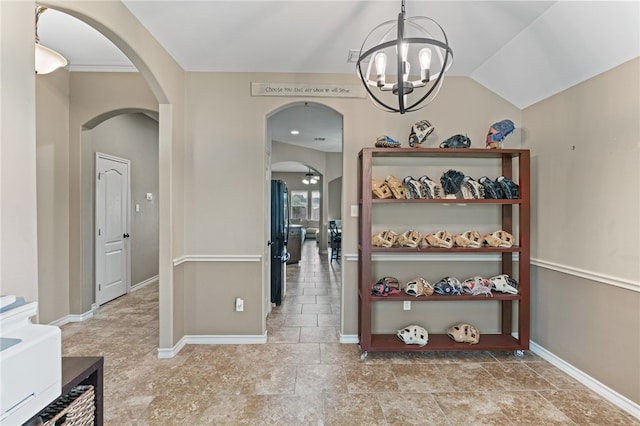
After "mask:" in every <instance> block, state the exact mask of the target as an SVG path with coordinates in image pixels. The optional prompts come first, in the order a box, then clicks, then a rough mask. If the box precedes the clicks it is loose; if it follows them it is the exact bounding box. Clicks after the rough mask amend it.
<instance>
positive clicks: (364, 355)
mask: <svg viewBox="0 0 640 426" xmlns="http://www.w3.org/2000/svg"><path fill="white" fill-rule="evenodd" d="M367 355H368V353H367V351H364V352H362V353H361V354H360V361H362V362H365V361H366V360H367Z"/></svg>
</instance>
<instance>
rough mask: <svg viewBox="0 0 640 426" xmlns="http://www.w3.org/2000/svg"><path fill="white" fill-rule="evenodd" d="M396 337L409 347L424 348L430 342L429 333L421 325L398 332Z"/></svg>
mask: <svg viewBox="0 0 640 426" xmlns="http://www.w3.org/2000/svg"><path fill="white" fill-rule="evenodd" d="M396 336H398V338H399V339H400V340H402V341H403V342H404V343H406V344H407V345H418V346H424V345H426V344H427V342H428V341H429V333H427V330H425V329H424V328H422V327H420V326H419V325H408V326H406V327H405V328H402V329H400V330H398V331H397V333H396Z"/></svg>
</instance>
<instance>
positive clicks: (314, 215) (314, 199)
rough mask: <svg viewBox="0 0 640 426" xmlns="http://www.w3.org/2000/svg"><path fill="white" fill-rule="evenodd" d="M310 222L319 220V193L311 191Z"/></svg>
mask: <svg viewBox="0 0 640 426" xmlns="http://www.w3.org/2000/svg"><path fill="white" fill-rule="evenodd" d="M309 219H311V220H320V191H311V217H310V218H309Z"/></svg>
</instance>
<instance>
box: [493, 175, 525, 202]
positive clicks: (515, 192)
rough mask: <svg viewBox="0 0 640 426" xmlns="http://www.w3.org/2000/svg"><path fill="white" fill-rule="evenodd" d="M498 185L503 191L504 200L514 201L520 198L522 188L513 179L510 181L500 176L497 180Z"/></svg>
mask: <svg viewBox="0 0 640 426" xmlns="http://www.w3.org/2000/svg"><path fill="white" fill-rule="evenodd" d="M496 184H497V185H498V186H499V187H500V189H502V193H503V194H504V198H508V199H512V200H514V199H518V198H520V187H519V186H518V184H516V183H515V182H513V181H512V180H511V179H508V178H506V177H504V176H498V178H497V179H496Z"/></svg>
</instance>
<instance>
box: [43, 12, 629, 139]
mask: <svg viewBox="0 0 640 426" xmlns="http://www.w3.org/2000/svg"><path fill="white" fill-rule="evenodd" d="M123 3H124V4H125V6H126V7H127V8H128V9H129V10H130V11H131V13H133V15H135V16H136V17H137V19H138V20H139V21H140V22H141V23H142V25H144V26H145V27H146V28H147V29H148V30H149V32H150V33H151V34H152V35H153V36H154V37H155V38H156V39H157V40H158V41H159V43H160V44H161V45H162V46H163V47H164V48H165V49H166V50H167V51H168V52H169V54H170V55H171V56H172V57H173V58H174V59H175V60H176V62H177V63H178V64H179V65H180V66H181V67H182V68H183V69H184V70H186V71H201V72H288V73H355V64H353V63H348V62H347V58H348V54H349V51H350V50H359V49H360V47H361V44H362V42H363V40H364V39H365V38H366V36H367V34H368V33H369V31H371V30H372V29H373V27H375V26H376V25H378V24H380V23H382V22H384V21H387V20H392V19H396V17H397V14H398V12H399V11H400V3H401V2H400V1H397V0H377V1H363V0H335V1H331V0H321V1H314V0H288V1H265V0H262V1H245V0H233V1H217V0H200V1H166V0H156V1H144V0H123ZM406 13H407V16H416V15H424V16H428V17H430V18H433V19H435V20H436V21H437V22H438V23H439V24H440V25H441V26H442V27H443V28H444V30H445V32H446V34H447V37H448V39H449V43H450V45H451V47H452V49H453V52H454V62H453V66H452V67H451V69H450V71H449V73H448V75H454V76H467V77H470V78H472V79H474V80H475V81H477V82H478V83H480V84H482V85H483V86H485V87H487V88H488V89H489V90H492V91H493V92H495V93H497V94H498V95H500V96H502V97H503V98H505V99H506V100H508V101H510V102H511V103H513V104H514V105H515V106H517V107H519V108H525V107H527V106H529V105H531V104H533V103H535V102H538V101H539V100H542V99H544V98H546V97H548V96H551V95H553V94H555V93H558V92H559V91H562V90H564V89H566V88H568V87H571V86H573V85H575V84H577V83H579V82H581V81H584V80H586V79H588V78H591V77H593V76H595V75H597V74H600V73H602V72H604V71H607V70H608V69H611V68H613V67H615V66H617V65H620V64H622V63H623V62H626V61H628V60H630V59H633V58H635V57H638V56H640V2H638V1H622V2H615V1H557V2H554V1H483V0H476V1H407V2H406ZM38 33H39V36H40V42H41V43H42V44H43V45H45V46H47V47H50V48H53V49H55V50H57V51H59V52H60V53H62V54H63V55H64V56H65V57H66V58H67V59H68V60H69V63H70V64H69V70H70V71H128V70H135V68H134V67H133V65H132V64H131V62H130V61H129V60H128V59H127V58H126V56H125V55H124V54H122V52H120V51H119V50H118V49H117V48H116V47H115V46H114V45H113V44H111V43H110V42H109V41H108V40H106V39H105V38H104V37H103V36H102V35H100V34H99V33H97V32H96V31H95V30H93V29H92V28H90V27H89V26H88V25H86V24H84V23H82V22H80V21H78V20H77V19H75V18H73V17H70V16H68V15H66V14H63V13H60V12H57V11H55V10H49V11H47V12H46V13H44V14H43V15H42V16H41V18H40V24H39V29H38ZM445 84H446V83H445ZM304 108H305V107H304V106H300V108H299V109H300V110H297V109H298V108H296V109H295V110H292V111H289V112H287V113H286V114H285V113H284V112H283V113H282V114H283V115H282V116H280V117H277V118H275V117H274V121H273V123H274V126H276V123H277V128H274V135H275V136H276V137H274V139H276V140H281V141H282V142H286V143H297V142H296V140H295V139H294V138H292V136H291V135H290V134H288V133H287V132H288V131H290V128H291V127H292V126H296V125H299V126H300V125H301V124H296V123H301V121H299V120H300V117H303V116H304V114H308V113H309V111H311V109H304ZM307 108H308V107H307ZM325 113H326V114H325ZM331 113H332V111H330V110H329V111H324V110H314V114H313V117H314V119H313V120H311V121H309V122H308V123H309V124H308V126H309V129H307V133H308V134H309V135H313V138H314V139H315V138H317V137H320V138H322V137H325V139H326V140H327V143H326V144H324V146H322V145H320V144H318V143H316V144H315V145H314V146H315V147H317V148H320V149H322V150H326V151H333V150H335V149H336V140H334V139H332V138H331V137H332V135H335V134H336V132H339V133H340V142H341V132H342V129H341V124H342V120H341V117H339V116H338V117H339V125H340V127H337V126H338V121H337V120H336V118H338V117H336V114H335V113H333V114H331ZM323 114H324V115H323ZM322 120H329V121H327V122H324V123H323V122H322ZM332 126H333V127H332ZM300 130H301V131H302V130H304V129H300ZM316 132H317V133H316ZM316 142H318V141H316ZM303 143H310V140H308V139H307V140H306V142H303Z"/></svg>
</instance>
